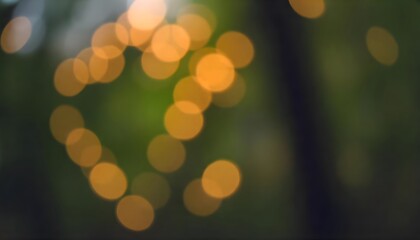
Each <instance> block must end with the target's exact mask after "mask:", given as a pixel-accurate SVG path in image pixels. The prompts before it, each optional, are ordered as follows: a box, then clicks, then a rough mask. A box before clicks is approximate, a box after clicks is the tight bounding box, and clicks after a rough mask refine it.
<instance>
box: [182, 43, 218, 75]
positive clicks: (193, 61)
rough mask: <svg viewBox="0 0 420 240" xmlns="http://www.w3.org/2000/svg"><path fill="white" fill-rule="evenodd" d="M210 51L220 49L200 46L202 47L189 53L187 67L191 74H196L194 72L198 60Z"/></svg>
mask: <svg viewBox="0 0 420 240" xmlns="http://www.w3.org/2000/svg"><path fill="white" fill-rule="evenodd" d="M210 53H220V51H219V50H217V49H215V48H209V47H206V48H202V49H199V50H197V51H195V52H194V53H193V54H192V55H191V58H190V60H189V62H188V69H189V71H190V74H191V75H192V76H196V75H197V74H196V72H197V65H198V63H199V62H200V60H201V59H202V58H203V57H205V56H207V55H209V54H210Z"/></svg>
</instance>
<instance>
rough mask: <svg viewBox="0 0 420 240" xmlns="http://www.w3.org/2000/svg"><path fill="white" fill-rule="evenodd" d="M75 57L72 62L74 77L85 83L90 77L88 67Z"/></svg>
mask: <svg viewBox="0 0 420 240" xmlns="http://www.w3.org/2000/svg"><path fill="white" fill-rule="evenodd" d="M76 59H77V60H75V61H74V62H73V71H74V75H75V76H76V79H77V80H79V81H80V82H81V83H83V84H87V83H88V82H89V79H90V75H89V68H88V66H87V65H86V64H85V62H84V61H82V60H80V59H79V58H76Z"/></svg>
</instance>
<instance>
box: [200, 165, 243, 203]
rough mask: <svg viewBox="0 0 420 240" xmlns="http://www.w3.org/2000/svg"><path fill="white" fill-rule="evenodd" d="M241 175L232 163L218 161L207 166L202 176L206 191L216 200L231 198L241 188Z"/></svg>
mask: <svg viewBox="0 0 420 240" xmlns="http://www.w3.org/2000/svg"><path fill="white" fill-rule="evenodd" d="M240 182H241V173H240V171H239V168H238V167H237V166H236V165H235V164H233V163H232V162H230V161H227V160H217V161H215V162H213V163H212V164H210V165H209V166H207V168H206V169H205V170H204V173H203V176H202V185H203V189H204V191H205V192H206V193H207V194H208V195H210V196H212V197H215V198H220V199H222V198H226V197H229V196H231V195H232V194H233V193H234V192H235V191H236V190H237V189H238V187H239V184H240Z"/></svg>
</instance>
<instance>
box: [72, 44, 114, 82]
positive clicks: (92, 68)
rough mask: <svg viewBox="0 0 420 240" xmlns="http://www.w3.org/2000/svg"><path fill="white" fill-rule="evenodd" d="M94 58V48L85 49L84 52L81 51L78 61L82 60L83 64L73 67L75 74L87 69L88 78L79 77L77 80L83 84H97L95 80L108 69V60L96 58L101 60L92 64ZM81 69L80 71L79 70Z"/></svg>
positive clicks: (77, 57)
mask: <svg viewBox="0 0 420 240" xmlns="http://www.w3.org/2000/svg"><path fill="white" fill-rule="evenodd" d="M93 56H94V53H93V50H92V48H85V49H83V50H82V51H80V52H79V53H78V54H77V56H76V59H78V60H80V61H81V62H82V63H79V64H78V65H76V64H75V65H74V66H73V68H74V69H73V70H74V72H78V71H83V69H84V68H85V67H87V76H83V75H82V77H77V80H79V81H80V82H81V83H83V84H92V83H95V82H96V80H95V79H94V78H93V75H94V76H97V75H103V74H104V73H103V72H104V70H103V69H106V68H108V60H106V59H103V58H99V57H98V56H96V57H95V58H99V59H98V60H96V59H95V60H94V61H92V62H93V64H92V62H91V59H92V57H93ZM77 68H79V69H77Z"/></svg>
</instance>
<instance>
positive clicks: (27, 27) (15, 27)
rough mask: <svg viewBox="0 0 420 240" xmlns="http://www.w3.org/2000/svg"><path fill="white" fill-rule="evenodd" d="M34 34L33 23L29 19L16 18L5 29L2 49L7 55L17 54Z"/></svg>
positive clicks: (2, 37) (2, 35)
mask: <svg viewBox="0 0 420 240" xmlns="http://www.w3.org/2000/svg"><path fill="white" fill-rule="evenodd" d="M31 34H32V23H31V21H30V20H29V18H27V17H16V18H13V19H12V20H10V22H9V23H8V24H7V25H6V27H5V28H4V29H3V32H2V34H1V48H2V49H3V51H5V52H6V53H10V54H11V53H16V52H18V51H19V50H21V49H22V48H23V47H24V46H25V45H26V43H27V42H28V40H29V38H30V37H31Z"/></svg>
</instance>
